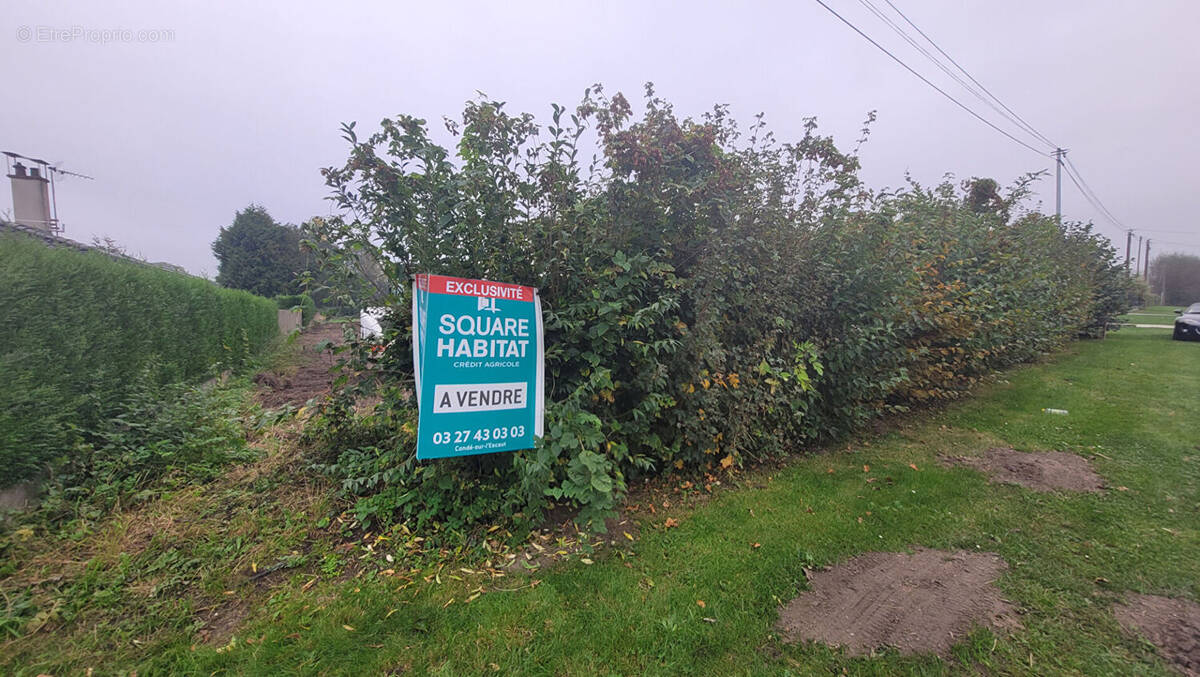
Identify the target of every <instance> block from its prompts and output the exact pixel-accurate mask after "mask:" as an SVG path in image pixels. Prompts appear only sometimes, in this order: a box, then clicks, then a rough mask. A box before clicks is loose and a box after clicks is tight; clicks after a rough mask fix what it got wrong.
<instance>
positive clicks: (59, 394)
mask: <svg viewBox="0 0 1200 677" xmlns="http://www.w3.org/2000/svg"><path fill="white" fill-rule="evenodd" d="M275 315H276V308H275V303H274V302H273V301H271V300H269V299H265V298H260V297H257V296H254V295H253V294H250V293H248V292H243V291H235V290H228V289H222V288H220V287H218V286H216V285H215V284H213V283H211V282H208V281H206V280H202V279H198V278H193V277H188V276H186V275H180V274H178V273H174V272H170V271H166V270H161V269H159V268H155V267H153V266H149V265H140V264H137V263H132V262H128V261H120V260H116V259H114V258H112V257H110V256H108V255H105V254H103V253H100V252H81V251H77V250H74V249H62V248H53V247H49V246H47V245H46V244H45V243H43V242H41V241H38V240H34V239H33V238H30V237H28V236H25V235H20V234H0V373H2V374H4V376H5V380H6V383H5V387H3V388H0V485H3V484H8V483H10V482H13V481H18V480H21V479H25V478H28V477H30V476H32V475H34V474H36V473H37V472H39V470H40V469H41V468H43V467H45V465H46V464H47V463H48V462H50V461H51V460H53V459H54V458H55V457H57V456H62V455H67V454H71V453H73V451H74V450H75V449H76V447H77V445H79V443H80V442H82V441H85V440H86V438H87V433H88V431H89V429H92V428H94V427H95V426H96V425H97V424H98V422H99V421H101V420H103V419H104V418H106V417H111V416H115V415H119V413H120V407H121V403H122V401H123V399H124V398H125V396H126V394H127V393H128V392H129V389H130V387H131V386H132V385H133V384H134V383H135V382H136V383H141V385H142V386H143V387H144V386H145V383H144V382H145V379H146V378H148V377H149V378H152V379H154V380H155V381H157V382H159V383H162V384H166V383H174V382H183V381H188V380H193V379H197V378H199V377H202V376H205V375H208V374H211V373H212V372H213V369H214V367H215V366H217V365H229V366H236V365H238V364H240V363H241V362H244V361H245V359H246V358H247V357H248V356H249V355H250V354H252V353H254V352H256V351H258V350H259V349H261V348H262V347H263V346H265V345H266V344H267V343H268V342H269V341H271V340H272V339H273V338H274V337H275V336H276V335H277V334H278V325H277V321H276V317H275ZM130 425H137V422H136V421H131V422H130Z"/></svg>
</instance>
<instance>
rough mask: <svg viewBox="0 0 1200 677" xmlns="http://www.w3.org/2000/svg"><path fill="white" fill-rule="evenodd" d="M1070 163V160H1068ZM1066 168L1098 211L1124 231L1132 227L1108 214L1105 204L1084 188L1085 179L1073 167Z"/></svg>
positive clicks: (1080, 192)
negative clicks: (1077, 174)
mask: <svg viewBox="0 0 1200 677" xmlns="http://www.w3.org/2000/svg"><path fill="white" fill-rule="evenodd" d="M1068 165H1069V161H1068ZM1064 169H1066V170H1067V178H1069V179H1071V183H1073V184H1075V187H1076V188H1078V189H1079V194H1080V195H1082V196H1083V199H1084V200H1086V201H1087V202H1088V204H1090V205H1092V207H1093V208H1094V209H1095V210H1096V211H1098V212H1100V214H1101V215H1102V216H1104V217H1105V218H1107V219H1108V220H1110V221H1112V222H1113V225H1115V226H1117V228H1119V229H1121V231H1122V232H1125V231H1128V230H1130V229H1128V228H1126V227H1125V226H1124V225H1122V224H1121V222H1120V221H1117V220H1116V219H1115V218H1113V217H1112V216H1111V215H1110V214H1108V212H1107V210H1105V209H1104V205H1103V204H1101V203H1100V202H1099V200H1097V199H1094V198H1093V197H1092V195H1091V194H1089V193H1088V191H1087V190H1085V189H1084V187H1083V185H1080V184H1081V182H1082V181H1083V179H1082V178H1081V177H1076V175H1075V172H1073V171H1071V168H1070V167H1069V166H1067V167H1064Z"/></svg>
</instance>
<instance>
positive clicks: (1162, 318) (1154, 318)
mask: <svg viewBox="0 0 1200 677" xmlns="http://www.w3.org/2000/svg"><path fill="white" fill-rule="evenodd" d="M1184 307H1185V306H1146V307H1145V308H1142V309H1140V310H1135V311H1132V312H1130V313H1126V314H1125V315H1121V316H1120V317H1118V318H1117V321H1118V322H1129V323H1131V324H1174V323H1175V318H1176V317H1178V315H1176V314H1175V311H1176V310H1179V309H1181V308H1184Z"/></svg>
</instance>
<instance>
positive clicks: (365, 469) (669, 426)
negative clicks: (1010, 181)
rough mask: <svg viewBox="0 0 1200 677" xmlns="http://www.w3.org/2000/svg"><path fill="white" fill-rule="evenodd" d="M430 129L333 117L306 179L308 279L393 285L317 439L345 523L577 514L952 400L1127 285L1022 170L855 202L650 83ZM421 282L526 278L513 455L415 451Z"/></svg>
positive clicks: (846, 190)
mask: <svg viewBox="0 0 1200 677" xmlns="http://www.w3.org/2000/svg"><path fill="white" fill-rule="evenodd" d="M448 127H449V129H450V131H451V132H452V133H453V134H455V135H457V137H458V141H457V144H456V145H455V146H453V147H449V148H447V147H443V146H442V145H440V144H438V143H437V142H435V141H434V140H433V139H432V138H431V136H430V135H429V133H428V130H427V127H426V124H425V122H424V121H423V120H420V119H417V118H413V117H407V116H401V117H398V118H396V119H389V120H384V121H383V123H382V127H381V129H380V131H378V132H376V133H374V134H372V135H371V136H369V137H368V138H365V139H360V138H359V136H358V135H357V133H356V131H355V129H354V127H353V126H352V125H348V126H347V127H346V128H345V129H344V134H345V137H346V139H347V141H348V142H349V144H350V157H349V160H348V161H347V163H346V164H345V165H344V166H342V167H333V168H329V169H327V170H325V176H326V179H327V182H328V184H329V186H330V187H331V189H332V190H333V197H334V200H335V201H336V202H337V203H338V204H339V205H340V206H341V207H342V209H343V210H344V216H342V217H340V218H331V219H328V220H326V221H325V222H324V224H323V226H324V227H323V229H322V230H321V231H320V232H319V233H316V234H315V237H316V238H317V239H318V240H319V241H321V242H323V243H326V245H327V246H328V252H329V253H331V254H333V255H332V256H331V258H332V260H331V262H330V263H331V264H332V266H331V267H332V269H333V270H345V271H352V270H353V269H354V266H353V264H354V262H355V261H356V260H360V259H361V258H362V257H363V256H364V252H369V254H370V256H371V258H373V259H374V260H376V261H379V262H380V263H381V265H382V266H383V267H384V269H385V271H386V272H387V273H388V274H389V275H390V277H391V278H392V286H391V288H392V289H393V290H395V294H394V295H393V297H392V298H390V299H388V305H390V306H391V307H392V308H393V311H394V312H393V315H392V316H391V317H390V318H389V326H388V328H387V329H388V331H389V332H390V333H389V336H388V338H390V339H391V338H394V339H395V340H394V341H390V342H388V343H387V346H388V348H387V350H386V352H385V353H384V354H383V355H382V356H375V355H371V354H367V353H365V352H360V353H359V354H360V355H364V356H365V357H364V364H363V365H359V366H364V365H365V364H366V363H371V362H375V363H376V364H375V365H374V366H375V367H377V368H373V369H371V370H369V371H368V373H369V374H370V378H365V379H361V380H358V381H355V382H353V383H352V384H351V388H353V389H357V390H363V389H369V388H371V387H375V388H376V389H377V390H378V391H379V392H380V393H381V394H382V395H383V396H384V405H383V406H382V407H381V408H380V409H379V410H378V412H377V413H376V415H374V416H373V417H368V418H366V419H363V420H355V419H354V418H353V416H351V414H350V413H349V411H350V410H349V408H348V406H347V405H348V403H349V402H350V399H349V398H346V399H344V400H343V401H342V402H341V403H339V405H338V406H340V407H341V408H337V407H335V408H333V409H331V411H330V412H329V415H328V416H327V417H326V418H325V419H324V420H322V421H320V423H321V424H322V425H323V426H324V427H323V428H322V429H320V430H317V431H315V432H314V437H316V438H317V439H323V440H325V441H326V448H327V449H328V455H327V461H328V463H327V468H328V470H329V471H330V472H331V473H333V474H335V475H336V476H339V477H341V478H342V479H343V481H344V486H345V487H346V488H347V489H348V490H349V491H351V492H354V493H357V494H359V495H360V496H361V498H360V500H359V504H358V505H359V514H360V516H361V517H362V518H363V519H371V520H383V521H386V520H390V519H395V518H401V519H404V518H415V519H417V520H426V519H437V520H447V521H448V522H449V523H452V524H462V523H467V522H470V521H471V520H473V519H476V518H477V517H479V516H481V515H484V514H487V513H490V512H496V511H505V512H512V513H515V512H518V511H521V512H526V513H528V512H529V511H537V510H539V509H540V508H541V507H543V506H544V505H546V503H547V501H548V500H556V501H564V502H567V503H571V504H574V505H578V506H580V507H582V508H583V509H584V517H585V518H586V517H591V516H595V515H598V514H600V513H603V512H604V511H606V510H608V509H610V508H611V507H612V506H613V504H614V501H616V500H617V499H619V497H620V496H621V495H622V493H623V492H624V491H625V488H626V486H627V485H628V484H629V482H630V481H631V480H633V479H636V478H638V477H641V476H645V475H648V474H652V473H659V472H663V471H665V470H675V469H680V470H685V471H690V472H705V473H713V474H716V473H722V472H725V471H727V470H729V469H733V468H736V467H738V466H741V465H742V464H744V463H747V462H753V461H755V460H759V459H763V458H766V457H769V456H774V455H780V454H785V453H790V452H793V451H795V450H797V449H799V448H801V447H802V446H803V445H805V444H808V443H811V442H813V441H817V440H822V439H828V438H831V437H834V436H836V435H839V434H842V433H844V432H846V431H848V430H852V429H853V428H855V427H856V426H859V425H862V424H863V423H865V422H866V421H868V420H870V419H871V418H873V417H876V416H879V415H881V414H884V413H887V412H895V411H901V410H904V409H906V408H909V407H913V406H921V405H924V404H927V403H933V402H940V401H946V400H951V399H954V398H957V397H960V396H962V394H963V393H965V392H967V391H968V390H969V389H970V388H971V386H972V385H973V384H975V383H976V382H977V381H978V380H979V378H980V377H981V376H983V375H984V374H987V373H988V372H990V371H993V370H995V369H998V368H1002V367H1005V366H1007V365H1011V364H1014V363H1017V362H1021V361H1024V360H1029V359H1033V358H1035V357H1036V356H1038V355H1041V354H1044V353H1046V352H1048V351H1052V350H1055V349H1056V348H1058V347H1059V346H1061V345H1063V344H1064V343H1065V342H1067V341H1070V340H1072V339H1074V338H1075V337H1076V336H1078V335H1080V334H1081V333H1086V332H1088V331H1091V330H1093V329H1095V328H1097V327H1103V326H1104V325H1105V324H1106V323H1107V321H1108V320H1109V319H1110V318H1111V317H1112V315H1113V314H1114V313H1115V312H1118V311H1119V310H1120V306H1121V303H1122V302H1123V291H1122V289H1123V288H1122V284H1123V282H1124V280H1125V279H1126V277H1125V276H1124V274H1123V273H1122V271H1121V268H1120V267H1119V266H1117V265H1116V261H1115V258H1114V255H1113V251H1112V249H1111V247H1109V246H1108V243H1107V242H1106V241H1105V240H1103V239H1102V238H1100V237H1098V236H1097V235H1095V234H1094V233H1092V232H1091V228H1090V227H1089V226H1087V225H1085V224H1075V223H1064V224H1060V223H1059V222H1057V221H1056V220H1055V219H1054V218H1052V217H1048V216H1046V215H1043V214H1040V213H1038V212H1036V211H1033V210H1030V209H1028V208H1026V207H1024V206H1023V198H1024V196H1025V195H1026V194H1027V192H1028V186H1029V181H1030V180H1031V178H1029V177H1026V178H1025V179H1022V180H1019V181H1018V182H1017V183H1016V184H1015V185H1014V186H1013V187H1012V188H1011V189H1010V190H1008V191H1006V192H1005V193H1004V194H1000V192H999V191H998V190H997V188H996V184H995V182H993V181H990V180H975V181H967V182H964V183H963V184H961V185H956V184H954V183H950V182H947V183H944V184H942V185H939V186H935V187H924V186H921V185H917V184H915V183H909V184H907V185H906V186H904V187H903V188H901V189H900V190H896V191H884V192H876V191H872V190H870V189H869V188H867V187H866V186H865V185H863V183H862V182H861V181H860V180H859V178H858V169H859V161H858V157H857V156H856V155H855V154H854V153H852V152H851V153H847V152H844V151H841V150H839V149H838V148H837V147H836V146H835V145H834V143H833V141H832V140H831V139H830V138H828V137H823V136H821V135H819V134H818V133H817V131H816V126H815V124H813V123H811V122H810V123H809V125H808V126H807V129H806V133H805V135H804V136H803V137H802V138H800V139H798V140H796V141H793V142H790V143H781V142H779V141H777V140H776V139H775V138H774V137H773V135H772V134H771V133H770V131H769V130H768V129H767V128H766V127H765V125H764V124H763V123H762V121H761V120H759V121H757V122H756V123H755V124H754V125H752V126H751V127H750V128H749V129H739V127H738V126H737V125H736V124H735V123H734V122H733V121H732V120H731V118H730V117H729V115H728V114H727V112H726V111H725V109H724V108H722V107H717V108H715V109H714V110H713V111H712V112H710V113H708V114H706V115H705V116H703V117H702V118H701V119H699V120H693V119H680V118H679V117H678V116H676V114H675V112H674V110H673V109H672V107H671V106H670V104H669V103H667V102H665V101H663V100H661V99H659V98H658V97H656V96H654V95H653V93H652V92H648V94H647V98H646V100H645V102H644V113H643V114H642V115H641V116H640V118H638V117H635V116H634V114H633V108H632V106H631V105H630V104H629V102H628V101H626V99H625V98H624V97H622V96H621V95H620V94H617V95H615V96H612V97H611V98H609V97H606V96H604V95H603V93H602V92H600V91H599V90H598V89H593V90H591V91H589V93H588V94H587V95H586V96H585V99H584V101H583V103H582V104H581V105H580V106H579V107H578V108H576V109H575V111H574V112H571V111H567V110H566V109H564V108H562V107H560V106H555V107H554V112H553V115H552V118H551V120H550V121H549V123H548V124H546V125H544V126H540V125H538V124H536V123H535V121H534V119H533V117H532V116H530V115H513V114H509V113H507V112H505V111H504V110H503V108H502V105H501V104H499V103H496V102H490V101H476V102H471V103H469V104H468V105H467V108H466V110H465V111H464V113H463V116H462V121H461V123H459V122H451V123H448ZM593 133H594V134H595V143H594V146H595V147H596V148H598V149H599V153H598V155H597V157H596V159H595V160H594V161H593V162H592V163H591V164H590V166H589V165H587V164H585V162H586V161H585V160H584V159H583V157H581V154H582V153H585V152H586V151H585V150H584V149H586V148H588V147H589V146H592V145H593V144H591V143H589V142H586V141H581V139H582V138H583V136H584V134H593ZM588 154H590V153H588ZM339 252H340V253H341V254H340V258H339ZM418 272H429V273H440V274H448V275H457V276H463V277H479V278H487V279H494V280H500V281H506V282H517V283H521V284H529V285H535V286H537V287H539V288H540V290H541V297H542V299H543V304H544V312H545V319H546V324H545V326H546V332H547V335H546V346H547V352H546V362H547V366H546V377H547V392H548V398H549V403H548V408H547V415H546V436H545V438H544V439H543V440H542V441H541V442H540V443H539V444H538V446H537V448H536V449H533V450H530V451H525V452H518V453H516V454H498V455H487V456H479V457H471V458H466V459H458V460H441V461H437V462H433V463H418V462H417V461H416V460H415V459H414V457H413V439H412V434H411V433H412V430H413V425H412V423H413V419H414V418H415V416H416V413H415V409H414V403H413V402H412V400H411V397H412V391H411V388H409V387H407V386H406V385H405V384H406V383H407V381H406V379H409V378H411V370H412V364H411V350H410V347H409V344H408V341H409V335H410V334H409V332H410V328H411V317H410V316H409V315H410V313H409V311H408V309H409V307H410V305H409V300H408V299H407V298H406V294H407V289H408V285H407V281H408V280H409V278H410V276H411V275H412V274H413V273H418ZM348 282H350V283H353V282H354V278H353V277H352V276H351V277H350V278H349V279H348ZM346 288H347V290H348V292H349V293H353V292H354V290H355V287H354V285H353V284H348V285H347V287H346ZM366 291H370V290H369V289H368V290H366ZM351 394H354V395H357V393H351Z"/></svg>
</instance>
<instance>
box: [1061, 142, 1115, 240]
mask: <svg viewBox="0 0 1200 677" xmlns="http://www.w3.org/2000/svg"><path fill="white" fill-rule="evenodd" d="M1066 160H1067V167H1068V169H1069V171H1068V172H1067V173H1068V174H1072V173H1073V174H1074V175H1075V176H1076V177H1078V178H1079V183H1076V184H1075V185H1076V186H1079V184H1080V183H1082V184H1083V186H1086V192H1085V188H1083V187H1079V190H1080V192H1085V197H1089V196H1090V197H1089V202H1093V206H1096V207H1097V208H1098V209H1099V210H1100V213H1101V214H1103V215H1104V216H1106V217H1107V218H1108V220H1110V221H1112V222H1113V223H1115V224H1116V225H1117V227H1119V228H1121V229H1122V230H1125V224H1123V223H1121V220H1120V219H1118V218H1117V217H1116V216H1114V215H1113V213H1112V212H1111V211H1109V209H1108V207H1105V206H1104V203H1103V202H1102V201H1101V200H1100V196H1099V195H1096V191H1094V190H1092V187H1091V186H1089V185H1088V182H1087V181H1085V180H1084V179H1083V173H1082V172H1080V171H1079V168H1078V167H1076V166H1075V163H1074V162H1072V161H1071V158H1069V157H1068V158H1066Z"/></svg>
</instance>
